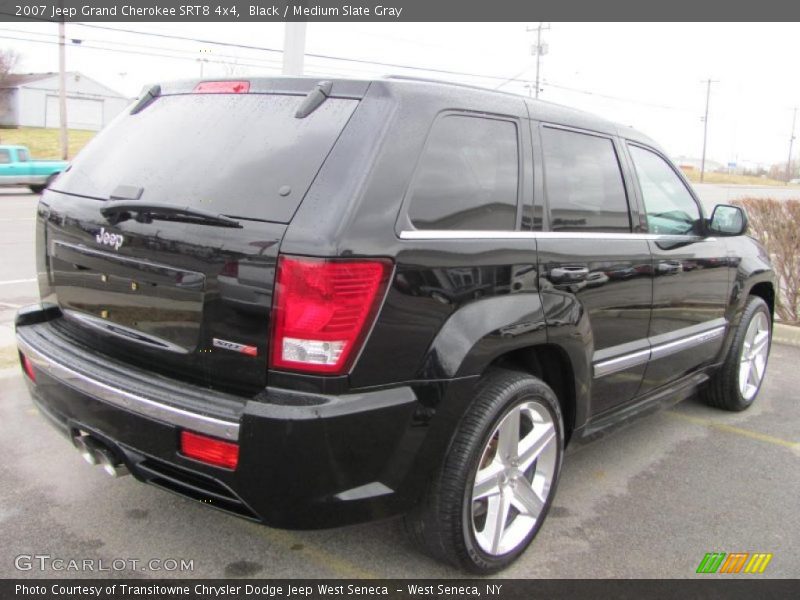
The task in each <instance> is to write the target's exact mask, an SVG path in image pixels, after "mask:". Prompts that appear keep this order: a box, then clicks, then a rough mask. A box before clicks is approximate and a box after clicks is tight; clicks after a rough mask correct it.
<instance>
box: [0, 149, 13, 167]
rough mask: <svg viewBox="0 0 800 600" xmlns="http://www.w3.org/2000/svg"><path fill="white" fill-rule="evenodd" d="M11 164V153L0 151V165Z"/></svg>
mask: <svg viewBox="0 0 800 600" xmlns="http://www.w3.org/2000/svg"><path fill="white" fill-rule="evenodd" d="M10 162H11V153H10V152H9V151H8V150H0V165H7V164H8V163H10Z"/></svg>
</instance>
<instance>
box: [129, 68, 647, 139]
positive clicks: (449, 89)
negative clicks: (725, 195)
mask: <svg viewBox="0 0 800 600" xmlns="http://www.w3.org/2000/svg"><path fill="white" fill-rule="evenodd" d="M242 79H247V81H248V82H249V83H250V92H251V93H253V92H257V93H273V94H280V93H287V94H304V93H308V92H309V91H311V90H312V89H314V88H315V87H316V86H317V85H318V84H321V83H322V82H331V84H332V86H331V89H332V92H331V95H332V96H334V97H344V98H362V97H364V95H365V94H366V93H367V90H368V89H369V88H370V86H371V85H373V84H374V85H379V86H385V87H387V88H394V89H396V90H398V91H400V90H403V89H405V90H412V89H413V90H414V91H415V92H418V93H420V94H430V96H431V97H432V98H435V97H436V96H437V95H442V94H447V95H449V96H451V97H452V96H453V94H454V92H456V93H457V92H458V91H459V90H463V92H464V94H465V96H466V95H469V96H470V97H472V98H473V99H474V98H478V99H481V100H482V101H483V100H485V103H486V104H487V105H491V104H492V103H494V104H496V105H498V106H502V105H505V106H508V105H509V104H508V103H509V100H512V101H513V100H515V99H519V100H522V101H523V102H524V103H525V105H526V106H527V113H528V115H529V116H530V117H531V118H532V119H535V120H537V121H542V122H545V123H551V124H556V125H562V126H566V127H574V128H578V129H585V130H589V131H594V132H598V133H604V134H607V135H617V136H620V137H624V138H627V139H630V140H634V141H638V142H641V143H643V144H646V145H649V146H653V147H656V148H658V144H657V143H656V142H654V141H653V140H652V139H651V138H649V137H648V136H646V135H644V134H643V133H641V132H639V131H637V130H636V129H634V128H633V127H630V126H626V125H621V124H619V123H615V122H613V121H609V120H607V119H604V118H602V117H599V116H597V115H594V114H592V113H589V112H585V111H582V110H578V109H575V108H571V107H568V106H563V105H560V104H555V103H553V102H548V101H546V100H534V99H532V98H528V97H526V96H522V95H520V94H514V93H511V92H505V91H501V90H492V89H489V88H484V87H478V86H473V85H467V84H462V83H453V82H449V81H440V80H437V79H425V78H416V77H406V76H398V75H389V76H386V77H382V78H375V79H347V78H324V77H247V78H231V79H230V80H231V81H241V80H242ZM200 81H208V80H197V79H192V80H184V81H172V82H165V83H163V84H161V86H160V88H159V90H160V93H162V94H183V93H190V92H191V91H192V90H193V89H194V88H195V86H196V85H197V84H198V83H200ZM214 81H223V79H219V78H215V79H214ZM144 91H146V89H145V90H144ZM523 112H524V111H523Z"/></svg>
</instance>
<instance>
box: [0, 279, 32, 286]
mask: <svg viewBox="0 0 800 600" xmlns="http://www.w3.org/2000/svg"><path fill="white" fill-rule="evenodd" d="M34 281H36V279H9V280H8V281H0V285H11V284H14V283H33V282H34Z"/></svg>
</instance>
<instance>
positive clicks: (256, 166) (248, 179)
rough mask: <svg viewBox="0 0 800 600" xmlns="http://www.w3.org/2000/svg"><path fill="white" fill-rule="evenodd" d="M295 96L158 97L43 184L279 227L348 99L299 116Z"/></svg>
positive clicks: (341, 123)
mask: <svg viewBox="0 0 800 600" xmlns="http://www.w3.org/2000/svg"><path fill="white" fill-rule="evenodd" d="M304 100H305V99H304V97H303V96H284V95H278V94H179V95H175V96H169V95H166V96H159V97H158V99H156V100H155V101H154V102H153V103H151V104H150V105H148V106H147V108H145V109H144V110H142V111H140V112H138V113H136V114H133V115H131V114H129V113H128V111H124V112H123V114H122V115H121V116H120V117H119V118H118V119H115V120H114V122H113V124H112V125H109V127H107V128H106V129H104V130H103V131H102V132H100V133H99V134H98V135H97V136H96V137H95V138H94V139H93V140H92V141H91V143H89V144H88V145H87V146H86V147H85V148H84V149H83V150H81V152H80V153H79V154H78V155H77V156H76V157H75V160H74V161H73V162H72V168H71V169H69V171H66V172H65V173H63V175H61V176H60V177H59V178H58V179H57V180H56V182H55V183H54V184H53V185H54V187H55V189H56V190H57V191H60V192H66V193H69V194H76V195H79V196H87V197H89V198H98V199H100V200H107V199H108V198H109V197H110V196H111V194H112V193H113V192H114V190H116V189H117V187H119V186H120V185H130V186H135V187H141V188H143V190H144V191H143V193H142V197H141V200H142V201H143V202H148V201H149V202H169V203H172V204H176V205H178V206H187V205H188V206H191V207H195V208H201V209H203V210H207V211H212V212H214V213H219V214H223V215H229V216H233V217H246V218H247V217H251V218H256V219H265V220H268V221H276V222H279V223H288V222H289V221H290V220H291V218H292V216H293V215H294V213H295V211H296V210H297V207H298V206H299V205H300V202H301V201H302V199H303V197H304V196H305V194H306V192H307V191H308V189H309V188H310V186H311V183H312V182H313V181H314V177H315V176H316V174H317V172H318V171H319V170H320V167H321V166H322V164H323V162H324V161H325V158H326V157H327V156H328V153H329V152H330V151H331V148H332V147H333V145H334V143H335V142H336V140H337V139H338V137H339V134H340V133H341V132H342V130H343V128H344V127H345V125H346V124H347V121H348V119H350V116H351V115H352V114H353V111H354V110H355V108H356V106H357V105H358V100H350V99H345V98H329V99H328V100H326V101H325V102H323V103H322V104H321V105H320V106H319V108H317V109H316V110H315V111H314V112H313V113H311V114H310V115H308V116H307V117H305V118H304V119H297V118H295V116H294V115H295V113H296V112H297V108H298V107H299V106H300V105H301V104H302V103H303V102H304Z"/></svg>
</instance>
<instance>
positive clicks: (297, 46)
mask: <svg viewBox="0 0 800 600" xmlns="http://www.w3.org/2000/svg"><path fill="white" fill-rule="evenodd" d="M283 27H284V30H283V31H284V34H283V74H284V75H294V76H300V75H302V74H303V63H304V61H305V54H306V23H305V22H294V21H292V22H287V23H285V24H284V26H283Z"/></svg>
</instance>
